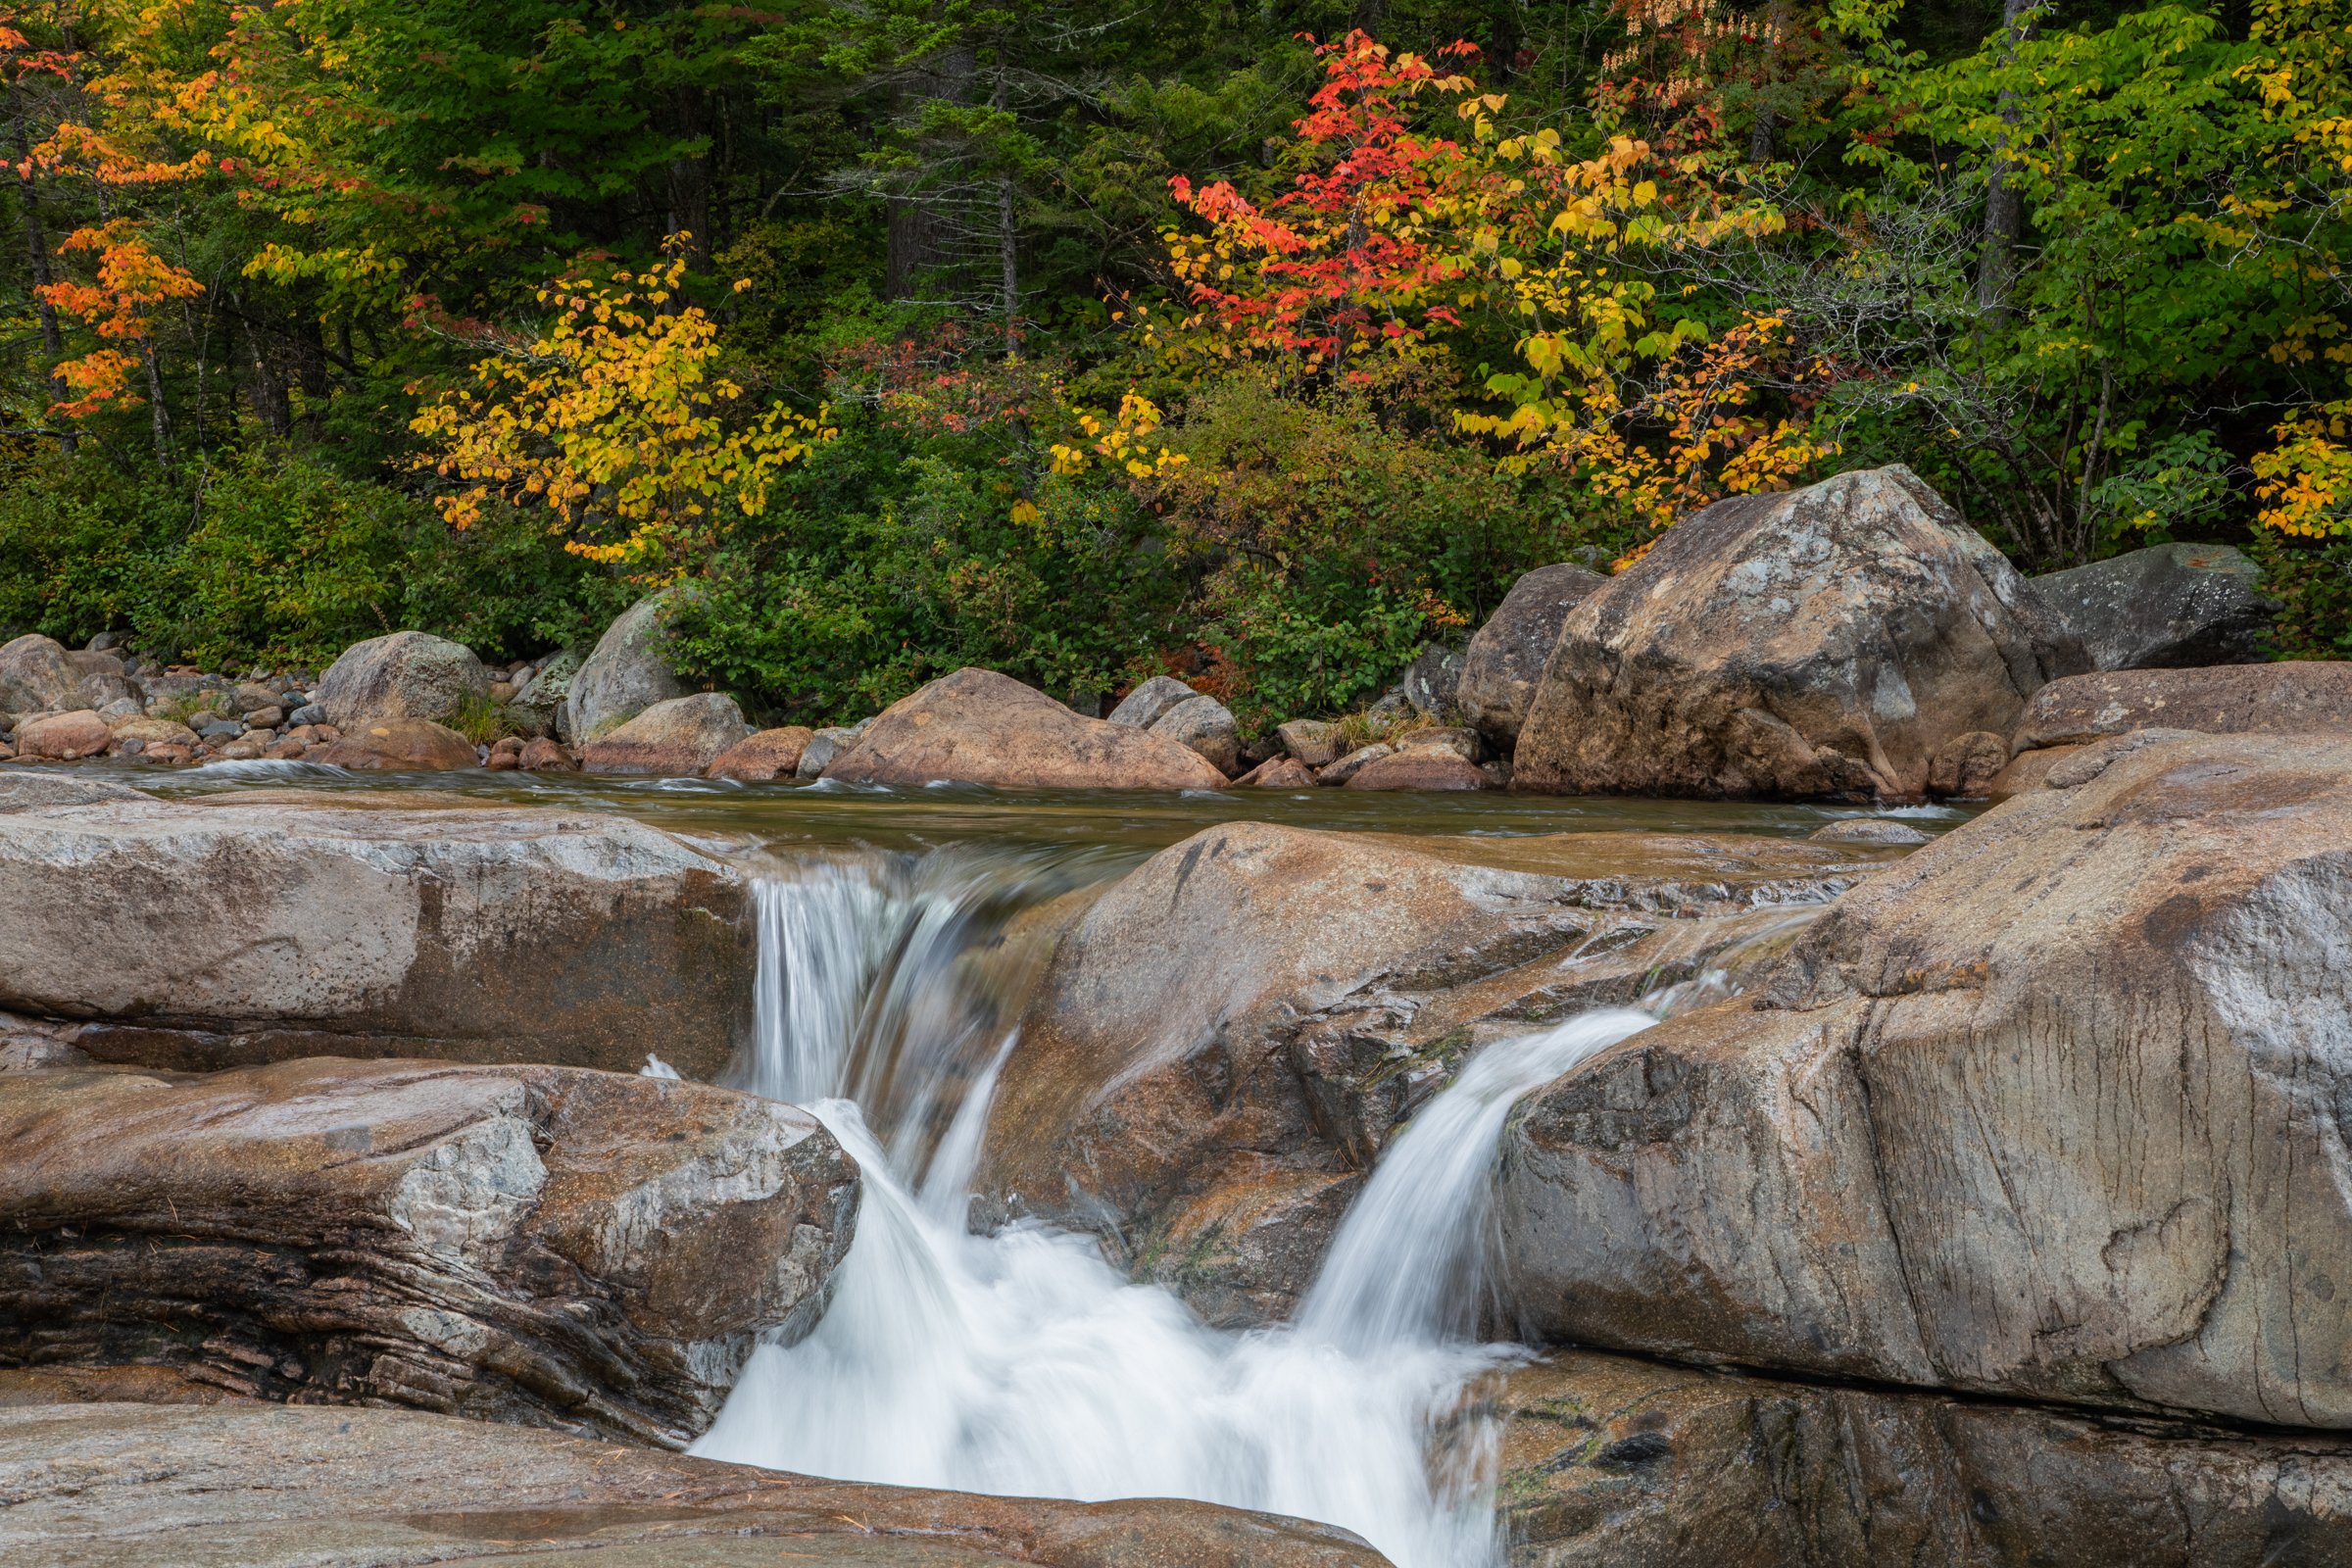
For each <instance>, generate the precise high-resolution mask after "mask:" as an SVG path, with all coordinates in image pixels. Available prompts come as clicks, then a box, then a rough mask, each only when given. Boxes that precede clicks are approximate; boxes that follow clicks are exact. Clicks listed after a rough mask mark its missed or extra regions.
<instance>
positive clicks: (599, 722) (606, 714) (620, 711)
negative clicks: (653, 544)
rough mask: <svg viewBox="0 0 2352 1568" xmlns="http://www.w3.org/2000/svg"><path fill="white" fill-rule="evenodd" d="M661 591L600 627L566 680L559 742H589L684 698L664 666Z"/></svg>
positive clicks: (667, 661) (666, 651)
mask: <svg viewBox="0 0 2352 1568" xmlns="http://www.w3.org/2000/svg"><path fill="white" fill-rule="evenodd" d="M668 603H669V594H668V593H667V592H662V593H658V594H654V595H652V596H651V597H649V598H645V599H640V600H639V601H638V602H637V603H635V604H634V605H631V606H630V607H629V608H628V609H627V610H624V611H622V612H621V613H620V615H619V618H617V619H615V620H614V621H613V624H612V625H610V626H608V627H606V628H605V634H604V635H603V636H602V637H600V638H598V639H597V641H596V648H595V651H594V652H592V653H590V654H589V656H588V658H587V661H586V662H583V663H582V664H581V665H580V667H579V672H578V673H577V674H575V675H573V676H572V677H571V685H570V690H569V692H568V694H567V695H566V696H565V698H564V711H565V713H566V714H567V719H566V726H565V729H564V738H565V739H567V740H570V741H572V742H573V743H575V744H578V743H581V742H585V741H591V740H594V739H596V738H597V737H598V736H599V735H602V734H603V733H604V732H605V731H607V730H609V729H612V728H613V726H615V725H617V724H620V723H622V722H625V721H626V720H628V719H631V718H634V717H636V716H637V715H638V714H639V713H642V712H644V711H646V710H647V709H649V708H651V707H653V706H654V704H656V703H665V702H667V701H669V699H671V698H672V697H683V696H685V695H686V683H685V682H684V681H682V680H680V679H679V678H678V672H677V670H676V668H675V667H674V666H673V665H672V664H671V663H670V659H669V638H668V634H667V633H666V632H665V631H664V630H663V629H662V611H663V609H664V608H665V607H666V606H667V605H668Z"/></svg>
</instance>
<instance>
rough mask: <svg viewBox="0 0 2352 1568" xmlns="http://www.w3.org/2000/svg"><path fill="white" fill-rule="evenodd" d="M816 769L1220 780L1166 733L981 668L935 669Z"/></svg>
mask: <svg viewBox="0 0 2352 1568" xmlns="http://www.w3.org/2000/svg"><path fill="white" fill-rule="evenodd" d="M824 776H825V777H826V778H829V779H839V780H841V781H842V782H844V783H849V784H899V785H910V784H928V783H931V782H932V781H934V780H940V779H945V780H951V781H954V782H957V783H964V784H988V785H994V786H996V787H997V788H1000V789H1130V790H1184V789H1222V788H1223V787H1224V784H1225V775H1224V774H1223V773H1222V772H1220V771H1219V770H1218V768H1217V767H1216V765H1215V764H1214V763H1212V762H1210V761H1209V760H1207V759H1206V758H1203V757H1201V756H1200V755H1199V754H1198V753H1196V752H1194V751H1193V750H1192V749H1191V748H1190V747H1187V746H1185V745H1184V744H1182V743H1181V742H1179V741H1176V740H1172V739H1170V738H1169V737H1167V736H1164V735H1159V734H1154V733H1152V732H1151V731H1148V730H1142V731H1139V730H1137V729H1135V728H1133V727H1132V726H1130V725H1126V724H1113V723H1110V722H1109V721H1107V720H1104V719H1098V718H1081V717H1079V716H1078V715H1077V714H1076V713H1073V712H1071V711H1069V710H1068V709H1067V708H1064V707H1063V706H1062V705H1061V704H1059V703H1057V702H1055V701H1054V699H1053V698H1051V697H1048V696H1047V695H1046V694H1045V693H1043V692H1039V691H1033V690H1031V689H1030V688H1029V687H1027V686H1024V685H1022V684H1021V683H1020V682H1019V681H1017V680H1014V679H1013V678H1012V677H1011V676H1009V675H1000V674H998V673H997V672H996V671H995V670H989V669H959V670H957V671H956V673H955V674H953V675H943V676H941V677H940V678H939V679H938V680H935V681H933V682H931V684H930V685H928V686H925V687H924V688H923V689H922V690H920V691H918V692H916V693H915V694H914V695H913V696H911V697H906V698H902V699H900V700H899V701H898V702H896V703H893V704H892V705H891V706H890V707H889V708H887V709H885V710H883V711H882V712H881V713H880V714H878V715H877V716H876V717H875V718H874V720H873V722H872V723H871V724H870V725H869V726H868V727H867V729H866V730H865V733H864V734H862V735H860V736H859V737H858V744H857V745H856V746H853V747H852V748H850V750H849V751H848V753H847V754H845V755H844V756H841V757H839V758H836V759H835V760H833V761H832V762H831V763H830V764H829V765H828V766H827V767H826V768H825V772H824Z"/></svg>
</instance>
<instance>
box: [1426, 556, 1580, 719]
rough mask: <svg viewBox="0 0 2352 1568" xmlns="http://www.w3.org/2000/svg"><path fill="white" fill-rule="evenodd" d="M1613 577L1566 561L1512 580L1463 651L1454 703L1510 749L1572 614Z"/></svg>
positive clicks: (1540, 567)
mask: <svg viewBox="0 0 2352 1568" xmlns="http://www.w3.org/2000/svg"><path fill="white" fill-rule="evenodd" d="M1608 580H1609V579H1608V578H1606V577H1604V576H1602V575H1601V574H1600V573H1599V572H1597V571H1588V570H1586V569H1585V568H1584V567H1582V566H1578V565H1573V564H1567V563H1562V564H1559V565H1556V566H1538V567H1537V568H1536V569H1535V570H1533V571H1531V572H1528V573H1527V574H1526V575H1524V576H1522V577H1521V578H1520V579H1519V580H1518V581H1517V582H1515V583H1513V584H1511V591H1510V592H1509V593H1507V594H1505V595H1503V597H1502V603H1501V604H1499V605H1497V606H1495V613H1494V614H1492V615H1489V616H1488V617H1487V623H1486V624H1485V625H1483V626H1481V627H1479V628H1478V630H1477V631H1476V632H1475V633H1473V634H1472V635H1471V638H1470V643H1469V646H1468V647H1466V648H1464V649H1463V650H1462V674H1461V682H1460V684H1459V686H1458V687H1457V688H1456V690H1455V697H1454V701H1455V704H1456V706H1458V707H1459V708H1460V709H1461V711H1462V716H1463V717H1464V718H1466V719H1468V720H1469V721H1470V723H1471V724H1472V725H1473V726H1475V727H1476V728H1477V729H1478V731H1479V732H1480V733H1481V734H1483V735H1485V736H1486V737H1487V738H1488V739H1490V740H1492V741H1494V742H1495V744H1496V745H1497V746H1500V747H1502V748H1503V749H1504V750H1505V751H1506V752H1507V751H1508V750H1509V749H1510V746H1511V743H1512V742H1514V741H1516V740H1517V739H1518V738H1519V727H1520V725H1522V724H1524V723H1525V722H1526V721H1527V708H1528V704H1529V703H1531V702H1533V701H1534V700H1535V694H1536V682H1537V681H1539V680H1541V679H1542V678H1543V675H1544V665H1545V664H1547V663H1549V662H1551V650H1552V648H1553V647H1554V646H1555V645H1556V644H1557V643H1558V642H1559V640H1560V626H1561V624H1562V623H1563V622H1565V621H1566V620H1567V618H1568V612H1569V611H1571V610H1574V609H1575V608H1576V607H1577V606H1578V605H1579V604H1581V603H1582V602H1583V601H1584V599H1585V596H1586V595H1588V594H1590V593H1592V592H1593V589H1595V588H1598V587H1600V586H1601V585H1602V584H1604V583H1606V582H1607V581H1608Z"/></svg>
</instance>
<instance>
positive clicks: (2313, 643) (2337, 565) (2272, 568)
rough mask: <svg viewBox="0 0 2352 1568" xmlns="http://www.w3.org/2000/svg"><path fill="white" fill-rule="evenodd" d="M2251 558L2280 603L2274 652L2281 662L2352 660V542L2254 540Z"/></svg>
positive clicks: (2274, 536)
mask: <svg viewBox="0 0 2352 1568" xmlns="http://www.w3.org/2000/svg"><path fill="white" fill-rule="evenodd" d="M2246 554H2248V555H2249V556H2252V557H2253V558H2254V560H2255V561H2256V562H2257V563H2259V564H2261V566H2262V591H2263V592H2264V593H2266V594H2268V595H2270V596H2271V597H2272V598H2273V599H2275V600H2277V601H2278V619H2277V621H2276V622H2275V623H2274V625H2273V627H2272V632H2271V647H2272V651H2273V653H2275V654H2276V655H2277V656H2278V658H2280V659H2352V539H2326V540H2318V539H2286V538H2281V537H2279V536H2278V535H2277V534H2273V533H2268V532H2262V533H2257V534H2255V535H2254V536H2253V537H2252V538H2251V539H2249V540H2248V541H2247V543H2246Z"/></svg>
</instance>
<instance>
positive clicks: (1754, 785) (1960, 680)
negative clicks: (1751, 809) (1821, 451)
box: [1513, 466, 2087, 800]
mask: <svg viewBox="0 0 2352 1568" xmlns="http://www.w3.org/2000/svg"><path fill="white" fill-rule="evenodd" d="M2086 665H2087V659H2086V657H2085V656H2084V654H2083V653H2082V645H2081V643H2080V642H2079V641H2078V640H2077V639H2076V638H2075V637H2074V636H2073V634H2072V633H2070V632H2068V631H2066V630H2065V628H2064V627H2063V626H2062V625H2060V624H2059V623H2058V622H2057V620H2056V618H2055V617H2054V616H2053V615H2052V614H2051V613H2049V612H2048V611H2047V610H2046V609H2044V608H2043V606H2042V605H2041V603H2040V601H2039V600H2037V599H2035V598H2034V595H2033V593H2032V591H2031V590H2030V589H2028V588H2027V587H2026V584H2025V579H2024V578H2023V577H2020V576H2019V575H2018V574H2017V572H2016V570H2015V569H2014V568H2012V567H2011V566H2010V565H2009V564H2008V562H2007V561H2005V560H2003V559H2002V557H2001V555H2000V552H1998V551H1996V550H1994V549H1993V548H1992V547H1991V546H1990V545H1988V544H1986V543H1985V540H1984V539H1983V538H1981V537H1980V536H1979V535H1978V534H1977V533H1976V531H1975V530H1974V529H1972V528H1970V527H1969V526H1968V525H1967V524H1966V523H1965V522H1963V521H1961V520H1960V517H1959V515H1957V514H1955V513H1954V512H1953V511H1952V510H1951V509H1950V508H1949V507H1947V506H1945V505H1944V504H1943V502H1942V500H1941V499H1939V498H1938V497H1937V496H1936V493H1935V492H1934V491H1933V490H1931V489H1929V488H1928V486H1927V485H1926V484H1925V483H1923V482H1922V481H1921V480H1920V479H1919V478H1918V476H1917V475H1915V474H1913V473H1912V472H1911V471H1910V470H1909V469H1908V468H1903V467H1899V466H1898V467H1888V468H1877V469H1868V470H1862V471H1858V472H1853V473H1844V474H1839V475H1838V477H1837V478H1835V479H1829V480H1825V481H1824V482H1822V483H1820V484H1817V485H1813V486H1810V487H1809V488H1806V489H1803V490H1796V491H1791V492H1789V493H1788V494H1785V495H1768V496H1737V497H1734V498H1732V499H1730V500H1728V501H1721V502H1718V503H1716V504H1715V505H1714V506H1711V507H1709V508H1707V509H1706V510H1705V511H1703V512H1700V513H1698V514H1696V515H1693V516H1691V517H1690V518H1688V519H1686V520H1685V521H1683V522H1681V523H1678V524H1677V525H1676V526H1675V527H1673V528H1671V529H1669V530H1668V531H1667V532H1666V533H1665V534H1664V535H1662V536H1661V537H1660V538H1659V539H1658V541H1657V543H1656V545H1655V546H1654V547H1653V548H1652V549H1651V550H1650V552H1649V553H1648V554H1647V555H1646V556H1644V557H1643V558H1642V560H1641V561H1639V562H1637V563H1636V564H1634V565H1633V566H1631V567H1629V568H1628V569H1627V570H1626V571H1624V572H1622V573H1620V574H1619V575H1617V576H1615V577H1612V578H1610V579H1609V581H1608V582H1607V583H1606V584H1605V585H1603V586H1600V587H1598V588H1595V589H1594V590H1593V592H1592V593H1590V594H1588V595H1587V596H1586V597H1585V599H1584V600H1583V601H1582V602H1581V603H1579V604H1578V605H1577V606H1576V607H1575V608H1574V609H1573V610H1571V611H1570V612H1569V613H1568V617H1567V619H1566V620H1565V621H1564V622H1563V623H1562V625H1561V628H1560V637H1559V642H1558V644H1557V645H1556V647H1555V648H1554V649H1553V652H1552V657H1551V661H1550V662H1549V664H1547V665H1546V666H1545V669H1544V675H1543V678H1542V680H1541V681H1540V682H1539V683H1538V688H1537V692H1536V695H1535V698H1534V700H1533V702H1532V704H1531V706H1530V709H1529V712H1528V716H1527V720H1526V723H1525V725H1524V727H1523V728H1522V730H1521V731H1520V735H1519V743H1518V750H1517V752H1516V753H1515V755H1514V761H1515V763H1516V769H1517V770H1516V773H1515V775H1514V783H1513V787H1514V788H1518V789H1522V790H1536V791H1546V792H1551V793H1557V794H1603V793H1630V794H1642V795H1684V796H1702V797H1730V798H1749V797H1767V798H1784V799H1810V798H1820V797H1837V798H1848V799H1861V798H1868V797H1872V796H1878V797H1883V798H1886V799H1888V800H1917V799H1919V798H1921V797H1922V796H1924V795H1925V794H1926V793H1927V790H1928V783H1929V770H1930V766H1931V764H1932V762H1933V760H1934V759H1935V757H1936V753H1937V751H1938V750H1939V749H1940V748H1941V747H1942V746H1943V745H1944V744H1945V743H1946V742H1947V741H1949V740H1950V739H1952V738H1953V737H1955V736H1959V735H1965V734H1967V733H1969V732H1970V731H1973V730H1985V731H1990V732H1992V733H1994V734H1996V735H2005V734H2007V733H2008V732H2009V731H2010V729H2011V728H2012V727H2013V726H2014V725H2015V723H2016V720H2017V715H2018V713H2019V712H2020V711H2022V710H2023V708H2024V707H2025V703H2026V700H2027V699H2028V698H2029V697H2031V696H2032V695H2033V694H2034V691H2035V690H2036V689H2038V688H2039V687H2040V686H2041V684H2042V683H2043V682H2044V681H2046V680H2049V679H2051V678H2052V677H2054V676H2059V675H2066V674H2072V673H2074V672H2076V671H2078V670H2081V669H2082V668H2084V667H2086Z"/></svg>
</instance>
